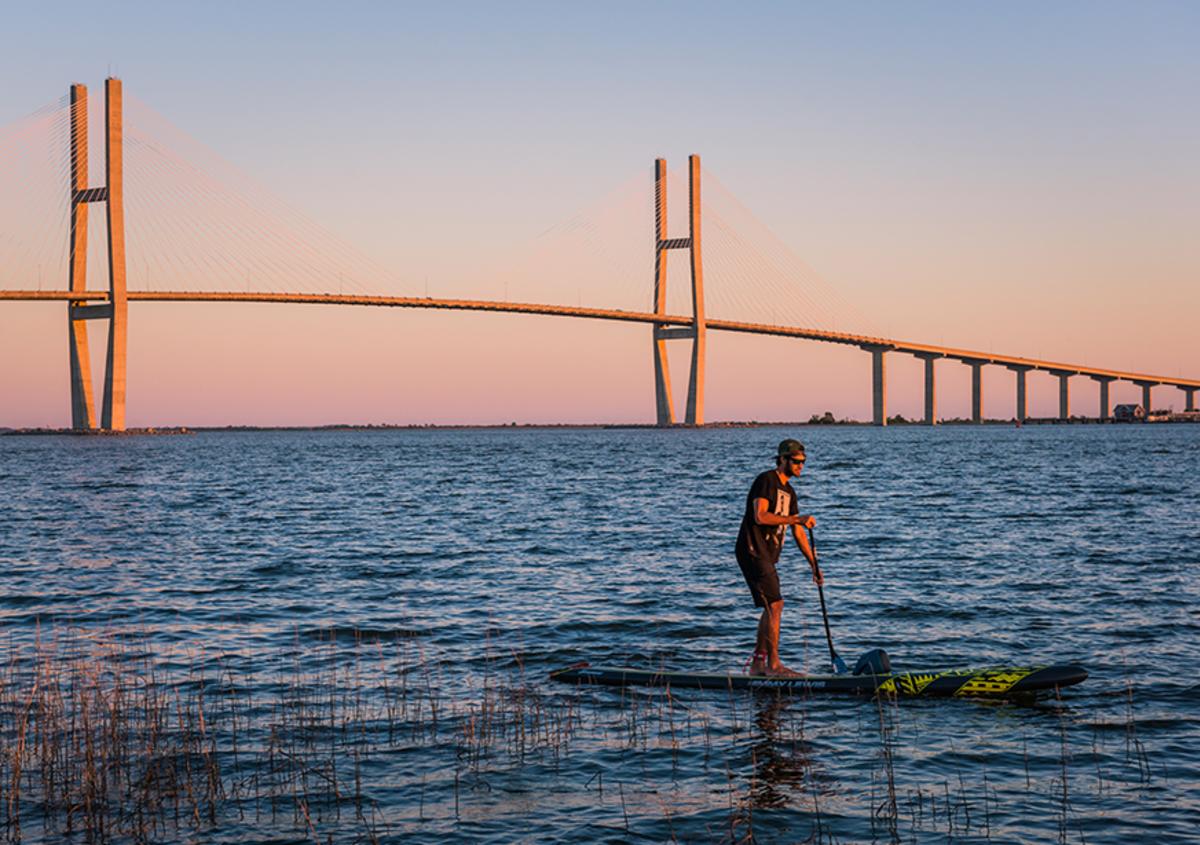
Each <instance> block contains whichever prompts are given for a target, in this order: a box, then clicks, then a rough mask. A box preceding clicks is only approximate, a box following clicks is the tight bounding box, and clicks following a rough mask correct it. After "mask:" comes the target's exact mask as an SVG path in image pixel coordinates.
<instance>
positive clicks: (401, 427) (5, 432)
mask: <svg viewBox="0 0 1200 845" xmlns="http://www.w3.org/2000/svg"><path fill="white" fill-rule="evenodd" d="M1197 422H1200V418H1196V417H1192V416H1186V417H1184V416H1183V415H1172V418H1168V419H1153V420H1139V421H1136V422H1118V421H1116V420H1113V419H1112V418H1109V419H1107V420H1101V419H1097V418H1095V417H1072V418H1071V419H1069V420H1062V419H1058V418H1057V417H1048V418H1036V419H1027V420H1025V421H1024V422H1022V423H1019V424H1018V423H1017V421H1016V420H1015V419H1007V420H1005V419H985V420H983V421H982V422H978V423H977V422H975V421H973V420H969V419H961V418H955V419H948V420H939V421H938V423H937V426H935V427H942V426H953V427H960V426H970V427H976V428H979V427H983V426H993V427H994V426H1008V427H1016V428H1020V427H1024V426H1044V425H1068V426H1070V425H1143V424H1150V425H1164V424H1169V423H1185V424H1186V423H1197ZM843 426H849V427H871V428H873V427H874V425H873V424H872V423H870V422H867V421H863V420H832V421H830V420H820V421H815V420H808V421H806V422H801V421H799V420H793V421H788V420H782V421H760V420H741V421H737V420H730V421H719V422H711V423H705V424H704V425H698V426H697V425H686V424H683V423H677V424H675V425H672V426H658V425H655V424H654V423H517V422H509V423H457V424H456V423H410V424H399V423H395V424H392V423H330V424H327V425H223V426H203V425H200V426H148V427H145V428H128V429H125V430H124V431H109V430H105V429H90V430H80V429H73V428H2V427H0V437H50V436H57V435H66V436H73V437H130V436H176V435H193V434H199V433H205V434H211V433H222V432H228V433H243V432H270V431H312V432H321V431H330V432H336V431H492V430H513V429H524V430H582V431H611V430H631V431H642V430H647V431H662V430H667V429H718V428H782V427H787V428H827V427H843ZM887 427H889V428H893V427H899V428H908V427H917V428H929V426H927V425H926V424H925V423H924V422H922V421H920V420H907V419H893V420H889V421H888V426H887Z"/></svg>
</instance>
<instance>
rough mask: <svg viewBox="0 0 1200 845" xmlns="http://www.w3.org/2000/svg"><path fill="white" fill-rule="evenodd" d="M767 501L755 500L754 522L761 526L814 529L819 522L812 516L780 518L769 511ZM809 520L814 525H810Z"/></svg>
mask: <svg viewBox="0 0 1200 845" xmlns="http://www.w3.org/2000/svg"><path fill="white" fill-rule="evenodd" d="M767 504H768V503H767V500H766V499H755V500H754V521H755V522H757V523H758V524H759V525H791V526H798V525H803V526H805V527H807V528H812V527H813V526H815V525H816V524H817V521H816V520H815V519H813V518H812V517H811V516H796V515H790V516H779V515H777V514H773V513H771V512H770V511H769V510H767ZM809 520H812V525H809Z"/></svg>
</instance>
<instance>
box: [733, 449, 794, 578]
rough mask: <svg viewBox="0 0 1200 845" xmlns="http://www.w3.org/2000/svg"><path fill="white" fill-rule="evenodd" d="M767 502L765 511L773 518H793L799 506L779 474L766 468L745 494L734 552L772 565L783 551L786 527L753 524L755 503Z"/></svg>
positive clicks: (790, 486) (792, 492)
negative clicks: (773, 515)
mask: <svg viewBox="0 0 1200 845" xmlns="http://www.w3.org/2000/svg"><path fill="white" fill-rule="evenodd" d="M755 499H766V500H767V512H768V513H773V514H775V515H776V516H796V515H797V514H799V513H800V506H799V504H798V503H797V502H796V491H795V490H793V489H792V485H790V484H787V483H785V482H782V481H780V480H779V473H777V472H776V471H775V470H773V469H769V470H767V471H766V472H764V473H763V474H762V475H760V476H759V477H758V478H756V479H754V483H753V484H752V485H750V492H749V493H748V494H747V495H746V512H745V514H744V515H743V516H742V527H741V530H740V531H738V536H737V545H736V547H735V548H736V550H737V554H738V556H739V557H751V558H754V559H755V560H758V561H762V562H764V563H770V564H775V563H777V562H778V561H779V553H780V552H781V551H782V550H783V538H784V535H785V534H786V533H787V526H786V525H759V524H758V523H756V522H755V521H754V500H755Z"/></svg>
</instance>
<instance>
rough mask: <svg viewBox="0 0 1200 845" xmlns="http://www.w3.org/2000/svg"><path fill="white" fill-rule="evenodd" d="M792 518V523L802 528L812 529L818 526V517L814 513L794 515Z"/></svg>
mask: <svg viewBox="0 0 1200 845" xmlns="http://www.w3.org/2000/svg"><path fill="white" fill-rule="evenodd" d="M792 520H793V522H792V525H798V526H799V527H801V528H809V529H812V528H816V527H817V519H816V517H814V516H813V515H812V514H805V515H803V516H793V517H792Z"/></svg>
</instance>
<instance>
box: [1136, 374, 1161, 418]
mask: <svg viewBox="0 0 1200 845" xmlns="http://www.w3.org/2000/svg"><path fill="white" fill-rule="evenodd" d="M1134 384H1136V385H1137V386H1138V387H1140V388H1141V389H1142V407H1143V408H1145V409H1146V416H1150V410H1151V408H1150V388H1152V387H1156V386H1157V385H1158V384H1159V382H1157V381H1135V382H1134Z"/></svg>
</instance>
